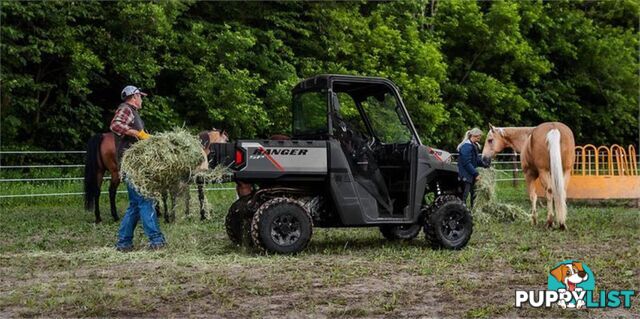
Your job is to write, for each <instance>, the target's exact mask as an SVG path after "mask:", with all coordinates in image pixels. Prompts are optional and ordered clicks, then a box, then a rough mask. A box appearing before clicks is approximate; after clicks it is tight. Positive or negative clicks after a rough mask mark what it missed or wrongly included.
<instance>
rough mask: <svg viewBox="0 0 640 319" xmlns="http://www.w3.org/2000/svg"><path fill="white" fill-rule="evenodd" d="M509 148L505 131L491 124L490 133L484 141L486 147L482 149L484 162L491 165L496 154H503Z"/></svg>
mask: <svg viewBox="0 0 640 319" xmlns="http://www.w3.org/2000/svg"><path fill="white" fill-rule="evenodd" d="M508 146H509V142H508V141H507V140H506V138H505V134H504V129H502V128H496V127H494V126H493V125H491V124H489V133H487V139H486V140H485V141H484V147H483V148H482V160H483V161H484V162H485V163H487V164H488V165H490V164H491V160H492V159H493V158H494V157H495V156H496V154H498V153H500V152H502V150H504V149H505V148H506V147H508Z"/></svg>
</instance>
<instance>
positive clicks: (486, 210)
mask: <svg viewBox="0 0 640 319" xmlns="http://www.w3.org/2000/svg"><path fill="white" fill-rule="evenodd" d="M479 173H480V180H479V181H478V182H477V183H476V200H475V201H474V207H473V216H474V219H475V220H476V221H479V222H489V221H492V220H495V221H501V222H506V221H516V220H526V219H528V217H529V215H528V214H527V213H526V212H525V211H524V209H522V207H520V206H516V205H513V204H505V203H500V202H498V198H497V196H496V171H495V170H494V169H491V168H490V169H482V168H480V169H479Z"/></svg>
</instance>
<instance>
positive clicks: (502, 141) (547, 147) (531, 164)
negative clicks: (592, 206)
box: [482, 122, 575, 230]
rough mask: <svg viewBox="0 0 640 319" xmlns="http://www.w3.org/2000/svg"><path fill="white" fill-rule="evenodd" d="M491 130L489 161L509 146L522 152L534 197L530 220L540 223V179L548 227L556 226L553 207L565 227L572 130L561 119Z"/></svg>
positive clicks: (484, 153)
mask: <svg viewBox="0 0 640 319" xmlns="http://www.w3.org/2000/svg"><path fill="white" fill-rule="evenodd" d="M489 126H490V130H489V134H487V140H486V141H485V143H484V148H483V151H482V158H483V160H484V161H485V162H487V163H490V162H491V159H492V158H493V157H494V156H495V154H497V153H499V152H501V151H502V150H503V149H505V148H507V147H510V148H512V149H513V150H514V151H515V152H517V153H520V162H521V163H522V171H523V172H524V177H525V180H526V182H527V191H528V192H529V199H530V200H531V222H532V223H533V224H534V225H535V224H536V223H537V219H538V215H537V212H536V201H537V199H538V196H537V195H536V188H535V181H536V179H538V178H540V183H541V184H542V188H543V189H544V190H545V195H546V198H547V227H551V226H553V216H554V214H553V208H554V205H555V211H556V221H557V222H558V226H559V228H560V229H562V230H564V229H566V227H567V226H566V217H567V203H566V197H567V196H566V194H567V185H568V184H569V178H570V177H571V167H572V166H573V162H574V160H575V150H574V149H575V141H574V139H573V132H572V131H571V129H570V128H569V127H568V126H566V125H565V124H563V123H560V122H546V123H542V124H540V125H538V126H536V127H504V128H496V127H493V126H492V125H491V124H489Z"/></svg>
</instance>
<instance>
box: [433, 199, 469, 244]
mask: <svg viewBox="0 0 640 319" xmlns="http://www.w3.org/2000/svg"><path fill="white" fill-rule="evenodd" d="M424 233H425V236H426V239H427V242H429V243H430V244H431V246H433V247H434V248H445V249H462V248H463V247H464V246H466V245H467V243H468V242H469V239H471V234H472V233H473V217H472V216H471V211H469V209H468V208H467V206H466V205H464V204H463V203H462V200H460V198H458V197H457V196H454V195H445V196H440V197H438V198H436V200H435V202H434V203H433V205H432V206H431V207H429V210H428V212H427V215H426V216H425V224H424Z"/></svg>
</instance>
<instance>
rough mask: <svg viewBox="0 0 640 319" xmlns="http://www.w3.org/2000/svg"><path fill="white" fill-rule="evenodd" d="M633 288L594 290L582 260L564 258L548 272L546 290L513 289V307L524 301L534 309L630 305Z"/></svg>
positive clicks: (590, 272)
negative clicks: (514, 296)
mask: <svg viewBox="0 0 640 319" xmlns="http://www.w3.org/2000/svg"><path fill="white" fill-rule="evenodd" d="M634 295H635V291H633V290H609V291H605V290H600V291H596V279H595V276H594V275H593V272H592V271H591V269H589V266H587V265H586V264H585V263H582V262H579V261H574V260H565V261H563V262H560V263H558V264H557V265H556V266H555V267H554V268H553V269H552V270H551V271H550V272H549V277H548V280H547V290H516V308H521V307H522V305H524V304H528V305H530V306H531V307H534V308H540V307H545V308H551V307H552V306H553V305H554V304H555V305H557V306H559V307H561V308H562V309H584V308H619V307H621V306H622V307H624V308H630V307H631V297H633V296H634Z"/></svg>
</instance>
